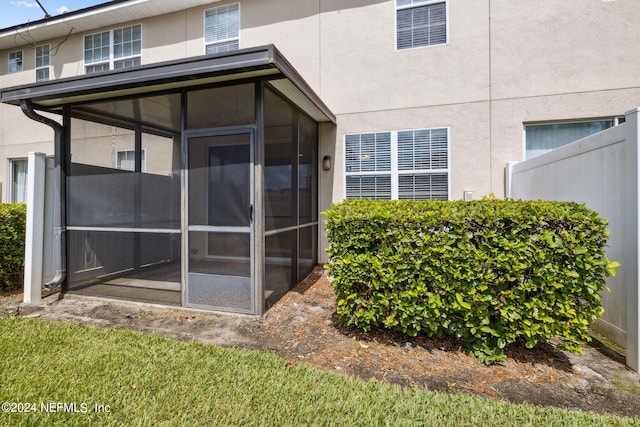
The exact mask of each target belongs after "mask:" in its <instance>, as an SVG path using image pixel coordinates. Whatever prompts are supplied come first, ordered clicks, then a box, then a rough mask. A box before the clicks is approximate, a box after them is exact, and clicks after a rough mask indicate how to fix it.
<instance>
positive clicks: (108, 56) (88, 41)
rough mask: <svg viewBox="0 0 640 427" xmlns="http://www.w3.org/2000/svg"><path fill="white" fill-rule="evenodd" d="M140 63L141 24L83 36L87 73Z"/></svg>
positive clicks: (133, 65)
mask: <svg viewBox="0 0 640 427" xmlns="http://www.w3.org/2000/svg"><path fill="white" fill-rule="evenodd" d="M141 63H142V25H140V24H138V25H133V26H131V27H124V28H118V29H115V30H111V31H103V32H101V33H96V34H90V35H88V36H85V38H84V64H85V71H86V73H87V74H91V73H97V72H100V71H107V70H117V69H120V68H128V67H135V66H137V65H140V64H141Z"/></svg>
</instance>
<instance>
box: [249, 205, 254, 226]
mask: <svg viewBox="0 0 640 427" xmlns="http://www.w3.org/2000/svg"><path fill="white" fill-rule="evenodd" d="M252 222H253V205H249V223H252Z"/></svg>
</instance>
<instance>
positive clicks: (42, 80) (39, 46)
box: [35, 44, 51, 82]
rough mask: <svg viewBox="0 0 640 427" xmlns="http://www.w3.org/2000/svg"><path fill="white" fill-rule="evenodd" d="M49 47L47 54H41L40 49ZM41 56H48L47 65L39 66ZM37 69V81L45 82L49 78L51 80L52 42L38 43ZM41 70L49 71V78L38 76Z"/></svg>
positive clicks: (36, 52) (36, 54)
mask: <svg viewBox="0 0 640 427" xmlns="http://www.w3.org/2000/svg"><path fill="white" fill-rule="evenodd" d="M44 48H47V49H48V50H47V54H46V55H39V53H40V52H39V50H40V49H44ZM39 58H46V65H41V66H38V59H39ZM35 69H36V81H37V82H44V81H47V80H51V45H50V44H42V45H38V46H36V50H35ZM39 71H46V72H47V78H46V79H40V78H38V72H39Z"/></svg>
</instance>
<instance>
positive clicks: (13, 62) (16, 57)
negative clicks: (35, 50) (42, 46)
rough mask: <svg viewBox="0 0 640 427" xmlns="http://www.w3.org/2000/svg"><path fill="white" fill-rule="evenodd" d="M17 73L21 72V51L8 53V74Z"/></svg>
mask: <svg viewBox="0 0 640 427" xmlns="http://www.w3.org/2000/svg"><path fill="white" fill-rule="evenodd" d="M18 71H22V51H21V50H18V51H16V52H10V53H9V72H10V73H17V72H18Z"/></svg>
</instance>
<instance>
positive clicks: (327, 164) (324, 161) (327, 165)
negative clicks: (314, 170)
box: [322, 156, 331, 171]
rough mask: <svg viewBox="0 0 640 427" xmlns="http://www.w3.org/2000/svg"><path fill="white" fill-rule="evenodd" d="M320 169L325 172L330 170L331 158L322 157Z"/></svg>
mask: <svg viewBox="0 0 640 427" xmlns="http://www.w3.org/2000/svg"><path fill="white" fill-rule="evenodd" d="M322 169H323V170H326V171H329V170H331V156H324V157H323V158H322Z"/></svg>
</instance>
